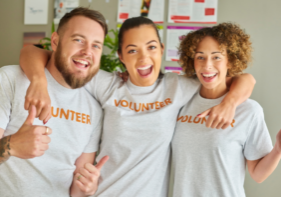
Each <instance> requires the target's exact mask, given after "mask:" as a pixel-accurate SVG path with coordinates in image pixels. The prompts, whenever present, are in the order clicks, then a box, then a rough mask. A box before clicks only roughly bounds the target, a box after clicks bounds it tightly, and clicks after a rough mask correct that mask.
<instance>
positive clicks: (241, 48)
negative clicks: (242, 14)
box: [179, 23, 252, 77]
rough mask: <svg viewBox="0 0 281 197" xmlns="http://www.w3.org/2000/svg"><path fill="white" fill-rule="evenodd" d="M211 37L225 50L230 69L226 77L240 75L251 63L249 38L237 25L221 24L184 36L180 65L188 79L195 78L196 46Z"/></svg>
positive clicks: (180, 49)
mask: <svg viewBox="0 0 281 197" xmlns="http://www.w3.org/2000/svg"><path fill="white" fill-rule="evenodd" d="M206 36H211V37H212V38H214V39H215V40H216V41H217V42H218V43H219V46H220V49H222V48H223V47H225V48H226V53H227V58H228V62H229V66H230V68H229V69H228V72H227V76H229V77H232V76H236V75H239V74H242V71H243V70H244V69H246V68H247V66H248V63H249V62H250V61H251V52H252V43H251V42H250V36H249V35H248V34H246V33H245V32H244V31H243V30H242V29H241V28H240V27H239V26H238V25H236V24H233V23H221V24H219V25H216V26H214V27H211V28H208V27H206V28H202V29H199V30H197V31H193V32H191V33H189V34H187V35H186V37H185V38H184V39H183V41H182V42H181V44H180V47H179V54H180V63H181V64H182V67H183V70H184V71H185V73H186V75H187V76H188V77H196V74H195V69H194V56H195V53H196V49H197V46H198V44H199V43H200V42H201V41H202V40H203V39H204V38H205V37H206Z"/></svg>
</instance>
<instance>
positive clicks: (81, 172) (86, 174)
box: [70, 153, 108, 197]
mask: <svg viewBox="0 0 281 197" xmlns="http://www.w3.org/2000/svg"><path fill="white" fill-rule="evenodd" d="M95 155H96V153H82V155H81V156H80V157H79V158H78V159H77V160H76V162H75V165H76V170H75V171H74V176H73V181H72V185H71V188H70V195H71V196H72V197H84V196H90V195H93V194H95V192H96V190H97V188H98V180H99V177H100V170H101V168H102V166H103V165H104V164H105V162H106V161H107V160H108V156H105V157H103V158H102V159H101V160H100V161H99V162H98V164H97V165H96V166H94V165H93V163H94V160H95Z"/></svg>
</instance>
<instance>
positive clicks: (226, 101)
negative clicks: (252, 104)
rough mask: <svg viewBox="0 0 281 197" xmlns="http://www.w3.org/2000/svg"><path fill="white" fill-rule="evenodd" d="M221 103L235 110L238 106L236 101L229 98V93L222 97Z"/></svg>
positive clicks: (231, 97)
mask: <svg viewBox="0 0 281 197" xmlns="http://www.w3.org/2000/svg"><path fill="white" fill-rule="evenodd" d="M222 103H225V104H227V105H231V106H233V107H235V108H236V107H237V106H238V105H239V104H238V103H237V100H236V99H235V98H234V97H233V96H229V93H228V94H227V95H226V96H225V97H224V99H223V100H222Z"/></svg>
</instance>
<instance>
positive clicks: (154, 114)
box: [86, 71, 199, 197]
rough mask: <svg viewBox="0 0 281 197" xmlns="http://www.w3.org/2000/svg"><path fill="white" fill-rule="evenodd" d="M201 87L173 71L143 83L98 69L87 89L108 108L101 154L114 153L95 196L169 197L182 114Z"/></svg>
mask: <svg viewBox="0 0 281 197" xmlns="http://www.w3.org/2000/svg"><path fill="white" fill-rule="evenodd" d="M198 87H199V83H198V82H197V81H195V80H191V79H188V78H186V77H183V76H177V75H176V74H172V73H171V74H166V75H164V77H163V78H162V79H158V80H157V81H156V83H155V84H154V85H152V86H149V87H139V86H135V85H134V84H132V83H131V81H130V80H129V81H128V82H123V81H122V80H121V79H120V78H119V77H117V76H116V75H114V74H111V73H107V72H104V71H99V72H98V74H97V75H96V76H95V77H94V79H93V80H92V81H91V82H90V83H89V84H87V85H86V89H87V90H88V91H89V92H90V93H91V94H92V95H93V96H94V97H95V98H97V100H98V101H99V102H100V103H101V105H102V108H103V109H104V125H103V133H102V140H101V149H100V154H99V156H98V159H100V158H102V157H103V156H105V155H108V156H109V157H110V158H109V160H108V162H107V163H106V165H105V166H104V167H103V168H102V170H101V181H100V184H99V188H98V191H97V193H96V195H95V196H99V197H103V196H106V197H108V196H110V197H152V196H153V197H166V196H167V190H168V176H169V171H170V168H169V158H170V142H171V140H172V136H173V133H174V129H175V125H176V120H177V115H178V113H179V109H180V108H181V107H182V106H183V105H184V104H186V103H187V102H188V101H189V99H190V98H191V97H192V96H193V95H194V93H195V92H196V91H197V89H198Z"/></svg>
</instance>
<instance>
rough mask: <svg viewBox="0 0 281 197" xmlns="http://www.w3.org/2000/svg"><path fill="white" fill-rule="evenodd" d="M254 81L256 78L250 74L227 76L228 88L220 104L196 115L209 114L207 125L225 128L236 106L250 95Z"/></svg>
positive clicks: (203, 115)
mask: <svg viewBox="0 0 281 197" xmlns="http://www.w3.org/2000/svg"><path fill="white" fill-rule="evenodd" d="M255 83H256V80H255V78H254V77H253V76H252V75H251V74H242V75H239V76H237V77H233V78H227V84H228V85H230V89H229V92H228V93H227V95H226V96H225V97H224V99H223V101H222V102H221V104H219V105H217V106H215V107H212V108H211V109H208V110H206V111H204V112H203V113H201V114H199V115H198V117H199V118H203V117H205V116H209V118H208V119H207V122H206V126H207V127H211V128H217V129H220V128H222V129H225V128H227V127H228V126H229V125H230V124H231V123H232V120H233V118H234V114H235V110H236V107H237V106H238V105H240V104H241V103H243V102H244V101H245V100H247V99H248V98H249V97H250V96H251V94H252V91H253V89H254V86H255Z"/></svg>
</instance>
